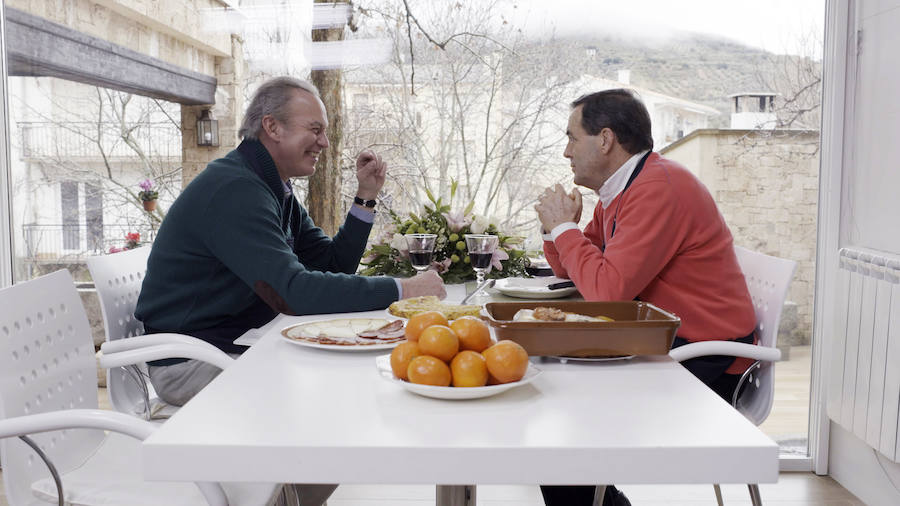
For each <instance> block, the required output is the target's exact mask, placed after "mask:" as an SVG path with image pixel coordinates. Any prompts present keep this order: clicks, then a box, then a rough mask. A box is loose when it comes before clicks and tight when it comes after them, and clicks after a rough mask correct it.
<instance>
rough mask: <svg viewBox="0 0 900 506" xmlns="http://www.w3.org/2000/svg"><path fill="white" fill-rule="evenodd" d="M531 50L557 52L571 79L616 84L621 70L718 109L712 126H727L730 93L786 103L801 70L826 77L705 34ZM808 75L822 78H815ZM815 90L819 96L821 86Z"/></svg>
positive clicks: (813, 66)
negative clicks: (775, 97) (767, 94)
mask: <svg viewBox="0 0 900 506" xmlns="http://www.w3.org/2000/svg"><path fill="white" fill-rule="evenodd" d="M535 46H537V47H535ZM522 49H523V50H525V48H522ZM532 49H535V50H537V51H540V52H543V53H550V54H548V56H551V54H555V58H558V61H561V62H566V65H565V68H564V69H561V72H563V73H564V74H567V75H568V76H571V77H574V76H575V75H578V74H591V75H595V76H598V77H602V78H606V79H612V80H616V79H617V75H618V71H619V70H630V71H631V77H630V82H631V84H633V85H635V86H640V87H642V88H647V89H649V90H653V91H656V92H659V93H664V94H666V95H671V96H673V97H678V98H682V99H686V100H690V101H693V102H697V103H700V104H703V105H707V106H709V107H713V108H715V109H718V110H719V111H720V112H721V113H722V114H721V115H720V116H718V117H717V118H713V119H712V122H711V125H710V126H713V127H721V126H727V125H728V122H729V115H730V113H731V102H730V101H729V99H728V95H730V94H733V93H739V92H747V91H771V92H775V93H778V94H779V95H780V99H781V100H787V98H788V97H792V96H794V95H795V94H796V93H797V90H798V89H800V88H801V87H802V86H803V84H799V83H797V82H796V79H794V78H793V77H792V76H795V75H797V71H798V70H799V69H801V68H805V72H807V73H811V74H820V73H821V65H820V64H819V63H817V62H812V61H810V60H809V59H806V58H800V57H795V56H784V55H775V54H772V53H769V52H766V51H764V50H761V49H757V48H752V47H749V46H744V45H741V44H739V43H735V42H733V41H730V40H727V39H718V38H715V37H711V36H706V35H683V36H679V37H671V38H667V39H665V40H661V39H653V40H639V39H634V38H630V39H626V38H621V37H611V36H599V37H584V36H582V37H578V38H572V37H569V38H561V39H555V40H550V41H542V42H540V43H535V44H534V45H533V46H532ZM808 77H809V79H812V80H817V79H818V77H817V76H816V75H811V76H808ZM815 88H816V89H815V91H816V93H817V90H818V87H817V86H816V87H815ZM811 91H813V90H811ZM805 98H809V97H805ZM816 103H818V102H817V101H816ZM816 117H817V116H816ZM803 121H804V123H805V125H804V126H812V127H813V128H817V126H818V123H817V120H816V118H814V117H807V118H803ZM795 126H798V125H795Z"/></svg>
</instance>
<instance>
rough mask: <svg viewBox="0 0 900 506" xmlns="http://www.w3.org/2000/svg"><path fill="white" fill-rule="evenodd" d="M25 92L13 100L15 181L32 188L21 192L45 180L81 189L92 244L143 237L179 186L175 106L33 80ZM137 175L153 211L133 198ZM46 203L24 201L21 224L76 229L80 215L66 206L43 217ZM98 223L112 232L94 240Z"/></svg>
mask: <svg viewBox="0 0 900 506" xmlns="http://www.w3.org/2000/svg"><path fill="white" fill-rule="evenodd" d="M29 89H30V90H36V91H37V92H38V93H39V94H40V95H41V97H40V99H36V98H35V97H34V96H32V97H29V99H28V100H25V99H24V98H22V97H15V96H13V97H12V99H13V100H14V101H16V100H17V98H18V99H19V100H18V105H19V106H20V107H19V110H20V111H21V113H20V117H19V121H18V122H17V123H18V127H19V130H20V135H19V136H17V143H19V144H20V145H19V146H18V147H19V149H20V150H21V153H22V158H23V160H24V168H23V170H24V173H23V175H22V177H21V178H19V179H18V182H17V184H19V185H20V186H23V187H26V186H27V187H28V189H30V190H31V191H30V192H29V193H26V195H34V192H35V191H36V189H39V188H40V187H41V186H45V185H46V183H48V182H49V183H52V184H54V185H65V184H75V185H76V188H78V187H82V188H83V192H84V196H85V198H86V199H87V198H89V197H90V198H91V200H92V201H95V202H94V205H95V206H96V208H90V209H88V210H87V212H88V213H89V214H90V213H93V216H88V217H87V220H88V222H87V226H88V228H89V229H91V228H92V225H95V226H94V227H93V228H94V229H96V230H89V232H90V233H92V234H93V238H92V240H91V241H89V242H91V243H92V244H93V246H92V247H93V248H97V247H99V246H101V245H106V246H108V245H109V244H111V243H114V242H115V243H119V244H122V243H124V241H125V238H124V233H118V231H120V230H127V231H133V232H143V233H144V238H145V239H146V238H147V234H148V233H150V234H152V231H153V230H155V228H156V227H157V225H158V224H159V223H160V222H161V221H162V219H163V217H164V216H165V203H166V202H171V201H172V200H174V197H175V196H176V195H177V194H178V192H180V190H181V185H180V182H181V131H180V124H179V120H178V119H177V118H178V114H177V108H178V105H177V104H170V103H166V102H162V101H159V100H155V99H149V98H145V97H139V96H135V95H131V94H128V93H122V92H117V91H112V90H109V89H104V88H97V87H90V86H84V85H80V84H76V83H67V82H64V81H59V80H54V79H41V80H37V81H36V84H35V85H34V86H30V87H29ZM144 179H150V180H152V181H153V183H154V185H155V189H156V190H157V191H158V192H159V194H160V203H159V204H158V205H157V208H156V210H155V211H152V212H148V211H145V210H144V208H143V205H142V202H141V199H140V198H139V195H138V192H139V191H140V190H141V188H140V187H139V186H138V184H139V183H140V182H141V181H143V180H144ZM45 205H46V202H37V201H35V202H29V205H27V206H25V207H26V208H27V209H30V211H26V214H25V215H24V216H22V217H21V218H20V219H22V222H23V224H29V223H31V224H33V226H47V225H49V224H52V223H54V222H56V224H57V225H58V222H59V221H60V220H61V221H62V223H63V224H65V223H66V222H69V223H73V225H71V226H75V225H74V222H78V221H79V220H80V218H78V217H77V213H78V211H77V209H76V210H75V213H76V217H74V218H73V217H72V216H68V215H67V213H70V214H71V213H72V212H73V211H72V210H67V209H66V208H65V207H66V206H63V207H62V209H61V213H62V214H61V216H56V217H53V216H47V215H46V214H47V213H46V212H45V211H44V210H43V209H42V207H44V206H45ZM85 207H86V208H87V207H88V202H85ZM42 215H43V216H42ZM73 219H74V222H73ZM92 220H93V222H92ZM99 227H102V228H105V229H109V230H112V229H113V228H116V229H117V232H116V235H117V236H116V237H102V244H101V243H99V242H97V241H100V240H101V237H100V236H99V235H98V234H102V233H103V232H102V231H100V229H99ZM118 235H121V237H118ZM104 249H105V248H104Z"/></svg>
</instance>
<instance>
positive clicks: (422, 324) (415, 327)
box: [404, 311, 449, 341]
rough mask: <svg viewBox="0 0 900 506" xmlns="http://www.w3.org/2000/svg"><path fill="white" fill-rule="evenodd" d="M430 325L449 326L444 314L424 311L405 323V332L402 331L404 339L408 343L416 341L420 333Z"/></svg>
mask: <svg viewBox="0 0 900 506" xmlns="http://www.w3.org/2000/svg"><path fill="white" fill-rule="evenodd" d="M432 325H449V322H448V321H447V317H446V316H444V313H441V312H439V311H425V312H424V313H419V314H417V315H415V316H412V317H411V318H410V319H409V321H408V322H406V330H405V331H404V334H406V339H407V340H408V341H418V340H419V335H420V334H421V333H422V331H423V330H425V329H426V328H428V327H430V326H432Z"/></svg>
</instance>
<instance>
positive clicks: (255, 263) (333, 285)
mask: <svg viewBox="0 0 900 506" xmlns="http://www.w3.org/2000/svg"><path fill="white" fill-rule="evenodd" d="M327 125H328V119H327V118H326V114H325V105H324V104H323V103H322V100H321V99H320V98H319V93H318V90H316V88H315V87H314V86H313V85H311V84H310V83H308V82H306V81H301V80H299V79H294V78H290V77H279V78H275V79H272V80H270V81H267V82H266V83H264V84H262V85H261V86H260V87H259V89H258V90H257V91H256V93H255V94H254V96H253V99H252V100H251V102H250V105H249V107H248V108H247V112H246V114H245V117H244V121H243V124H242V125H241V129H240V132H239V134H240V136H241V137H242V138H243V142H241V144H240V145H239V146H238V147H237V149H235V150H234V151H231V152H230V153H228V154H227V155H226V156H225V157H224V158H220V159H218V160H214V161H212V162H210V163H209V165H208V166H207V167H206V170H204V171H203V172H202V173H200V175H198V176H197V177H196V179H194V180H193V181H192V182H191V183H190V184H189V185H188V186H187V188H185V189H184V191H183V192H182V193H181V195H180V196H179V197H178V199H177V200H176V201H175V203H174V204H173V205H172V207H171V209H170V210H169V212H168V214H167V215H166V219H165V220H164V221H163V223H162V225H161V226H160V228H159V232H158V234H157V236H156V240H155V241H154V243H153V250H152V252H151V253H150V258H149V260H148V262H147V274H146V277H145V279H144V283H143V286H142V288H141V294H140V297H139V298H138V303H137V309H136V311H135V315H136V316H137V318H138V319H139V320H141V321H142V322H143V323H144V327H145V329H146V331H147V333H148V334H149V333H159V332H178V333H182V334H189V335H192V336H195V337H198V338H200V339H203V340H205V341H207V342H209V343H211V344H213V345H215V346H216V347H218V348H219V349H221V350H223V351H225V352H226V353H229V354H232V355H233V356H237V355H238V354H240V353H242V352H243V351H244V349H245V348H243V347H241V346H236V345H234V344H233V343H232V341H234V339H236V338H237V337H239V336H240V335H241V334H243V333H244V332H246V331H247V330H249V329H251V328H256V327H260V326H262V325H265V324H266V323H267V322H269V321H271V320H272V318H274V317H275V316H276V315H277V314H278V313H286V314H294V315H302V314H316V313H340V312H350V311H367V310H373V309H382V308H385V307H387V306H388V305H389V304H390V303H391V302H394V301H395V300H398V299H400V298H406V297H416V296H421V295H437V296H438V297H440V298H443V297H444V296H445V295H446V292H445V291H444V285H443V282H442V281H441V278H440V277H439V276H438V275H437V273H435V272H425V273H422V274H418V275H416V276H415V277H412V278H409V279H402V280H401V279H394V278H386V277H364V276H357V275H355V274H354V273H355V272H356V268H357V266H358V265H359V261H360V258H361V257H362V255H363V252H364V251H365V247H366V240H367V238H368V236H369V232H370V231H371V229H372V221H373V218H374V213H375V211H374V207H375V197H376V196H377V195H378V192H379V190H381V187H382V186H383V185H384V180H385V172H386V165H385V163H384V162H383V161H382V160H381V157H379V156H377V155H376V154H375V153H373V152H371V151H368V150H367V151H364V152H363V153H361V154H360V155H359V157H358V158H357V160H356V178H357V181H358V183H359V184H358V190H357V193H356V198H355V199H354V204H353V206H352V207H351V209H350V212H349V213H348V215H347V218H346V221H345V222H344V225H343V226H342V227H341V229H340V231H339V232H338V233H337V235H335V236H334V237H328V236H327V235H326V234H325V233H324V232H323V231H322V230H321V229H319V228H318V227H316V226H315V224H314V223H313V221H312V220H311V219H310V217H309V214H308V213H307V212H306V209H304V208H303V206H302V205H300V203H299V202H298V201H297V199H296V198H295V197H294V195H293V193H292V192H291V186H290V182H289V180H290V179H291V178H295V177H306V176H310V175H312V174H313V173H314V172H315V170H316V167H315V164H316V161H317V159H318V155H319V153H320V152H321V151H322V150H323V149H325V148H327V147H328V138H327V137H326V136H325V128H326V126H327ZM149 372H150V380H151V383H152V384H153V387H154V388H155V390H156V392H157V394H158V395H159V396H160V398H161V399H162V400H164V401H166V402H168V403H170V404H174V405H179V406H180V405H182V404H184V403H185V402H187V401H188V400H189V399H190V398H191V397H193V396H194V395H195V394H196V393H197V392H199V391H200V389H202V388H203V387H204V386H206V385H207V384H208V383H209V382H210V381H212V380H213V378H215V376H216V375H217V374H218V373H219V370H218V369H217V368H215V367H214V366H211V365H209V364H205V363H203V362H199V361H196V360H185V359H169V360H161V361H157V362H153V363H151V364H150V368H149ZM335 487H336V485H302V486H294V487H284V488H283V490H282V496H281V497H280V498H279V500H278V502H277V503H278V504H302V505H304V506H305V505H307V504H313V505H318V504H321V503H322V502H324V501H325V499H327V498H328V496H329V495H330V494H331V492H332V491H333V490H334V488H335Z"/></svg>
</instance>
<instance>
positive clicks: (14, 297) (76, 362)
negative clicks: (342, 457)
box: [0, 270, 278, 506]
mask: <svg viewBox="0 0 900 506" xmlns="http://www.w3.org/2000/svg"><path fill="white" fill-rule="evenodd" d="M0 307H2V308H3V312H2V314H0V460H2V462H3V480H4V486H5V491H6V496H7V500H8V501H9V504H10V506H22V505H37V504H47V503H48V502H50V503H60V504H61V503H62V502H61V501H59V495H60V494H59V492H58V490H59V488H58V487H57V485H56V483H55V481H54V480H53V479H51V478H48V477H47V476H48V472H47V466H45V465H44V464H42V463H41V459H42V458H44V457H46V459H47V460H45V462H46V463H47V464H48V465H49V466H52V468H53V469H56V470H58V475H59V477H60V487H61V489H62V490H63V497H64V498H65V503H66V504H71V505H101V504H102V505H109V504H128V505H147V506H150V505H159V504H166V505H184V506H188V505H191V506H194V505H203V504H210V505H228V504H231V505H238V504H241V505H243V504H246V505H263V504H266V503H267V502H268V501H269V500H270V499H271V497H272V496H273V495H274V493H275V492H276V491H277V488H278V487H277V485H273V484H225V485H224V486H220V485H219V484H215V483H197V484H191V483H161V482H160V483H150V482H144V481H143V480H142V478H141V466H140V461H141V441H142V440H143V439H145V438H146V437H148V436H149V435H150V434H151V433H152V432H153V431H154V429H155V427H156V426H155V425H154V424H151V423H150V422H147V421H144V420H140V419H137V418H135V417H133V416H130V415H126V414H123V413H116V412H112V411H101V410H98V409H97V380H96V378H97V376H96V362H95V359H94V353H93V351H94V348H93V339H92V338H91V329H90V325H89V323H88V320H87V315H86V314H85V311H84V307H83V306H82V305H81V300H80V299H79V296H78V292H77V290H76V289H75V284H74V283H73V281H72V277H71V276H70V275H69V273H68V272H67V271H65V270H63V271H58V272H55V273H53V274H48V275H46V276H42V277H40V278H37V279H34V280H32V281H28V282H25V283H21V284H19V285H16V286H13V287H10V288H5V289H3V290H0ZM106 431H108V432H106ZM29 434H35V435H34V436H33V442H34V445H35V447H36V449H37V450H39V451H40V453H37V452H35V450H34V449H33V448H32V447H30V446H29V445H28V444H26V442H23V441H20V440H19V439H15V438H16V437H22V436H26V437H29V436H28V435H29ZM53 474H54V475H56V474H57V473H56V472H54V473H53Z"/></svg>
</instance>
